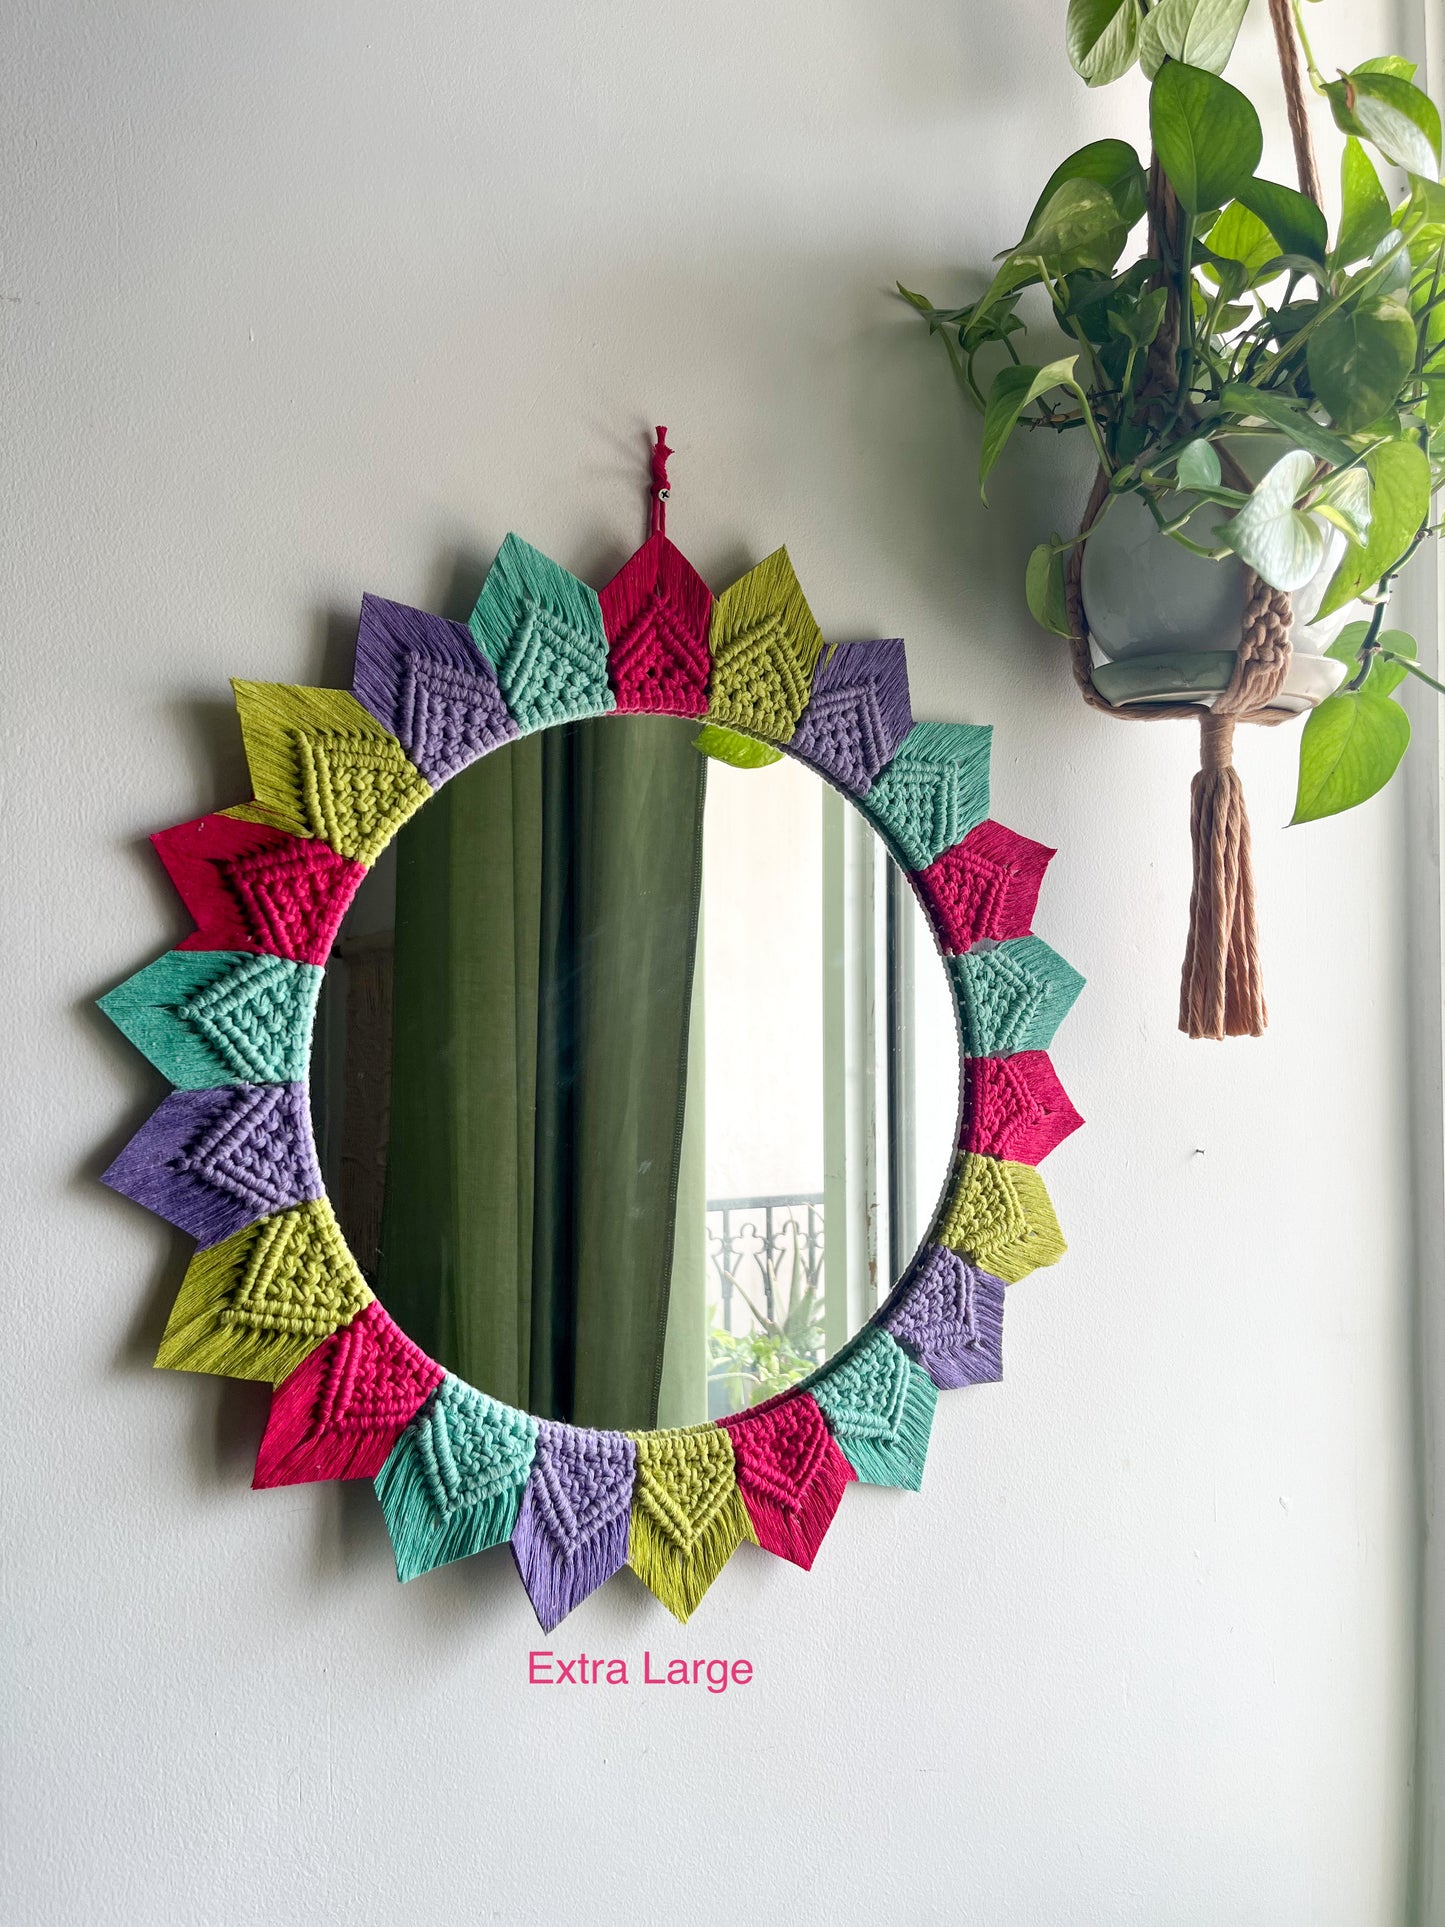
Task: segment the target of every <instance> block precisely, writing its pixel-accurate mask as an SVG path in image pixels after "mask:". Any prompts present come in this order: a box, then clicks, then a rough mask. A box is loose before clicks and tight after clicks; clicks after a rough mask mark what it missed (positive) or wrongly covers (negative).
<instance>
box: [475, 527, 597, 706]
mask: <svg viewBox="0 0 1445 1927" xmlns="http://www.w3.org/2000/svg"><path fill="white" fill-rule="evenodd" d="M470 627H471V632H472V635H473V637H474V638H475V640H476V644H477V647H478V648H479V649H480V650H481V651H482V654H483V655H484V656H485V657H486V658H487V660H488V662H490V663H491V665H492V667H493V668H494V669H495V670H496V672H497V680H498V682H499V683H500V684H501V689H502V694H503V696H504V697H505V698H506V702H507V707H508V709H509V710H510V711H511V713H512V715H513V717H514V718H515V719H516V722H517V726H518V728H519V729H521V730H522V731H524V732H527V731H531V730H534V729H544V728H546V727H547V725H548V724H550V723H560V722H567V721H571V720H575V719H577V718H579V717H583V716H598V715H601V714H603V713H604V712H605V711H607V710H611V709H615V708H616V706H617V704H616V698H615V697H614V696H613V694H612V689H611V686H610V684H609V683H608V680H607V636H606V633H605V631H604V629H603V627H602V609H601V605H600V604H599V602H598V600H597V596H596V593H595V591H594V590H592V589H590V588H589V587H588V586H587V584H586V583H585V582H580V581H579V580H578V579H577V577H576V576H575V575H571V574H569V572H568V571H567V570H566V569H564V568H562V567H561V566H560V565H559V564H558V563H556V562H553V561H552V559H551V558H550V557H549V556H545V555H543V554H542V552H541V550H540V549H534V548H533V547H532V545H531V543H530V542H524V541H523V540H522V538H521V537H520V536H519V535H509V536H508V537H507V538H506V540H505V541H504V542H503V543H502V546H501V548H500V549H499V550H498V551H497V559H496V561H495V562H493V564H492V566H491V568H490V569H489V570H488V571H487V579H486V581H485V582H484V583H483V584H482V593H481V594H480V595H479V596H478V597H477V605H476V607H475V608H474V609H473V610H472V615H471V623H470Z"/></svg>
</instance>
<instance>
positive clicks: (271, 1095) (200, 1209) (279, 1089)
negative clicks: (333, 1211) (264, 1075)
mask: <svg viewBox="0 0 1445 1927" xmlns="http://www.w3.org/2000/svg"><path fill="white" fill-rule="evenodd" d="M102 1182H103V1183H105V1184H108V1185H109V1186H110V1187H111V1189H112V1190H113V1191H119V1192H121V1193H122V1194H123V1195H124V1196H125V1197H128V1198H133V1199H134V1200H135V1202H136V1203H137V1204H142V1205H144V1206H145V1207H146V1209H147V1210H148V1211H154V1212H155V1214H156V1216H157V1217H160V1218H165V1219H166V1220H167V1222H168V1223H170V1224H173V1225H178V1226H179V1227H180V1229H181V1230H182V1231H186V1232H189V1234H190V1235H191V1237H193V1238H194V1239H195V1240H196V1243H197V1244H199V1245H213V1244H220V1243H221V1241H222V1240H223V1239H225V1238H229V1237H230V1236H231V1234H232V1232H235V1231H242V1230H244V1229H245V1227H246V1226H247V1225H248V1224H254V1223H255V1222H256V1220H257V1219H258V1218H265V1217H269V1216H270V1214H271V1213H272V1212H273V1211H284V1210H285V1209H286V1208H287V1207H288V1206H289V1205H293V1204H305V1203H306V1202H307V1200H308V1199H310V1198H319V1197H320V1196H321V1193H322V1183H321V1173H320V1171H319V1170H318V1169H317V1165H316V1153H315V1149H314V1147H313V1145H312V1141H311V1114H310V1111H309V1109H308V1106H307V1099H306V1087H305V1085H304V1084H232V1085H227V1086H225V1087H223V1088H220V1089H216V1090H202V1091H174V1092H172V1094H171V1095H170V1096H169V1097H168V1098H167V1099H166V1100H165V1102H164V1103H163V1104H162V1105H161V1107H160V1109H159V1110H158V1111H157V1112H156V1113H155V1115H154V1116H153V1117H150V1118H148V1119H147V1121H146V1122H145V1123H144V1124H143V1125H142V1126H141V1128H140V1129H139V1131H137V1132H136V1134H135V1136H134V1137H133V1138H132V1139H131V1141H130V1143H129V1144H127V1146H126V1147H125V1149H124V1150H123V1151H122V1152H121V1154H120V1156H119V1157H118V1158H117V1159H116V1160H115V1162H114V1163H113V1164H112V1165H111V1167H110V1169H109V1170H108V1171H106V1172H105V1173H104V1176H103V1178H102Z"/></svg>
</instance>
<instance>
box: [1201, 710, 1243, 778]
mask: <svg viewBox="0 0 1445 1927" xmlns="http://www.w3.org/2000/svg"><path fill="white" fill-rule="evenodd" d="M1233 763H1234V718H1233V717H1232V716H1220V715H1216V713H1215V712H1214V711H1213V710H1210V712H1209V714H1208V715H1207V716H1202V717H1201V718H1200V720H1199V767H1200V768H1201V769H1202V770H1219V769H1230V768H1232V767H1233Z"/></svg>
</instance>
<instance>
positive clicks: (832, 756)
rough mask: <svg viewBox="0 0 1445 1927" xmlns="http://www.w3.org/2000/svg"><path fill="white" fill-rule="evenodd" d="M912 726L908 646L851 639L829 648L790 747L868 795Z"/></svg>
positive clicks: (855, 791) (845, 784) (856, 792)
mask: <svg viewBox="0 0 1445 1927" xmlns="http://www.w3.org/2000/svg"><path fill="white" fill-rule="evenodd" d="M912 727H913V710H912V708H911V706H910V704H909V699H908V663H907V659H906V657H905V654H904V648H903V644H902V643H901V642H898V641H890V642H852V643H843V644H842V645H841V646H840V647H838V648H836V649H834V650H832V651H831V652H825V653H824V656H823V660H822V661H821V662H820V663H819V664H818V670H817V674H816V675H815V676H814V677H813V688H812V692H811V694H810V695H809V697H808V707H807V708H806V709H805V710H804V711H803V719H802V721H801V722H800V723H799V724H798V727H797V730H796V731H795V732H794V735H793V739H792V741H791V742H790V743H789V745H788V747H789V749H790V750H791V751H792V752H793V754H794V755H795V756H801V757H802V759H803V761H804V762H805V763H811V764H812V765H813V767H814V768H815V769H818V770H822V771H823V773H824V774H825V775H827V776H831V777H832V778H833V780H834V782H837V783H841V784H842V785H843V787H844V789H848V790H851V791H852V792H853V794H854V795H855V796H866V795H867V793H868V791H869V790H870V789H871V788H872V786H873V779H874V778H875V777H876V776H877V774H878V772H879V771H880V770H881V769H883V768H884V767H885V766H886V765H887V764H888V763H889V762H891V761H892V759H893V756H894V754H895V753H896V751H897V749H898V746H899V744H900V743H901V742H902V741H903V738H904V737H905V736H906V735H907V734H908V732H909V730H910V729H912Z"/></svg>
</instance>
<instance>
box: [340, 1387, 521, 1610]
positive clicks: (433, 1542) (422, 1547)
mask: <svg viewBox="0 0 1445 1927" xmlns="http://www.w3.org/2000/svg"><path fill="white" fill-rule="evenodd" d="M536 1450H537V1421H536V1419H534V1418H531V1417H530V1416H529V1415H528V1414H527V1413H526V1412H518V1411H516V1410H514V1409H513V1407H512V1406H510V1405H502V1404H499V1403H498V1401H497V1400H496V1399H494V1398H488V1397H487V1395H486V1393H485V1392H478V1391H475V1390H473V1388H472V1387H471V1386H470V1385H466V1384H463V1382H462V1381H461V1379H459V1378H453V1377H452V1376H451V1375H450V1373H449V1374H448V1375H447V1377H446V1378H444V1379H443V1380H442V1382H441V1384H440V1386H439V1387H438V1388H437V1390H436V1392H435V1393H434V1394H433V1395H432V1397H431V1398H430V1399H429V1400H428V1402H427V1403H426V1404H425V1405H424V1406H423V1407H422V1409H421V1411H420V1412H419V1413H418V1414H417V1416H416V1417H415V1418H414V1419H413V1420H412V1422H411V1424H410V1425H408V1426H407V1428H406V1430H405V1431H404V1432H403V1433H402V1435H401V1437H400V1438H399V1439H398V1440H397V1442H396V1444H395V1446H394V1447H393V1448H392V1452H391V1456H390V1457H389V1458H388V1459H387V1461H386V1464H385V1465H384V1466H383V1467H382V1468H381V1471H380V1472H379V1473H378V1474H377V1478H376V1495H377V1497H378V1499H380V1501H381V1509H382V1512H383V1513H384V1514H385V1517H386V1529H387V1531H388V1532H389V1533H390V1534H391V1545H392V1551H393V1552H394V1553H395V1554H396V1576H397V1578H398V1579H403V1580H405V1579H415V1578H417V1577H418V1576H419V1575H420V1574H422V1573H424V1572H430V1571H431V1570H432V1568H433V1567H434V1566H445V1565H449V1564H450V1563H451V1562H452V1561H453V1560H454V1559H467V1558H470V1556H471V1555H472V1554H473V1553H474V1552H484V1551H485V1550H486V1549H487V1547H488V1546H498V1545H501V1544H502V1543H503V1542H504V1541H505V1540H507V1539H510V1538H511V1536H512V1530H513V1528H514V1526H515V1525H516V1523H517V1513H518V1511H519V1510H520V1508H521V1504H522V1493H523V1490H524V1488H525V1486H526V1483H527V1474H528V1473H529V1472H530V1471H531V1469H532V1459H533V1456H534V1454H535V1453H536Z"/></svg>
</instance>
